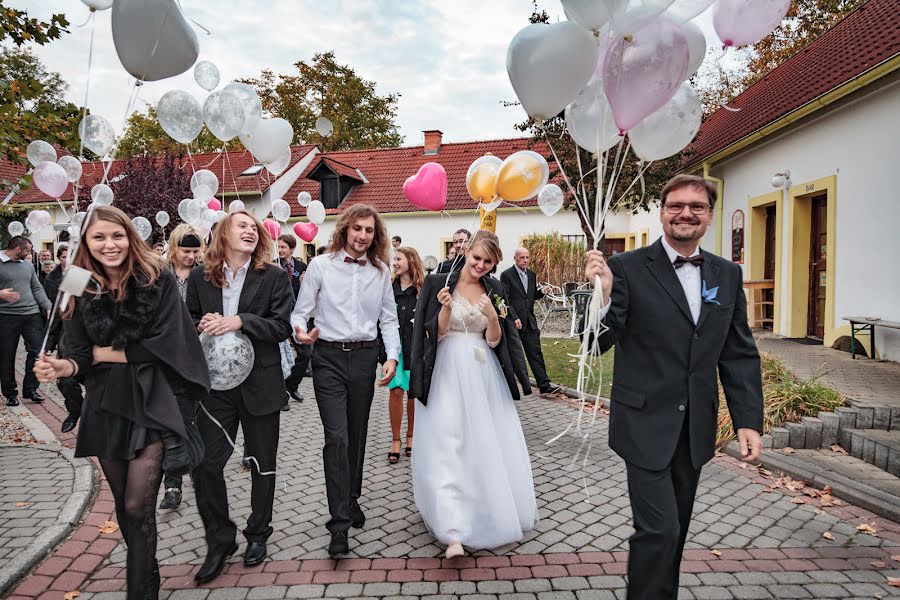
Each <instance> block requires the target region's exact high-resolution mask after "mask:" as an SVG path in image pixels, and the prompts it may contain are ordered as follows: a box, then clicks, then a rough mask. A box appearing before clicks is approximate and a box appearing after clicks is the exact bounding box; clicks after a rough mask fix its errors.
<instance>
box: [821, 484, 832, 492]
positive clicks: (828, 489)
mask: <svg viewBox="0 0 900 600" xmlns="http://www.w3.org/2000/svg"><path fill="white" fill-rule="evenodd" d="M822 493H823V494H830V493H831V486H830V485H826V486H825V487H823V488H822Z"/></svg>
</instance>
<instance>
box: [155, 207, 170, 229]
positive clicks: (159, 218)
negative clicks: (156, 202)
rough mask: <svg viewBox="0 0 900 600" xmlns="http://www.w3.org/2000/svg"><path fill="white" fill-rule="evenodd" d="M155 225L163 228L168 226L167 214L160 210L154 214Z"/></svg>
mask: <svg viewBox="0 0 900 600" xmlns="http://www.w3.org/2000/svg"><path fill="white" fill-rule="evenodd" d="M156 224H157V225H159V226H160V227H165V226H166V225H168V224H169V213H167V212H166V211H164V210H161V211H159V212H158V213H156Z"/></svg>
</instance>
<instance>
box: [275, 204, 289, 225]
mask: <svg viewBox="0 0 900 600" xmlns="http://www.w3.org/2000/svg"><path fill="white" fill-rule="evenodd" d="M272 216H273V217H275V220H276V221H281V222H282V223H284V222H286V221H287V220H288V219H290V218H291V206H290V205H289V204H288V203H287V202H285V201H284V200H282V199H281V198H279V199H278V200H276V201H275V202H273V203H272Z"/></svg>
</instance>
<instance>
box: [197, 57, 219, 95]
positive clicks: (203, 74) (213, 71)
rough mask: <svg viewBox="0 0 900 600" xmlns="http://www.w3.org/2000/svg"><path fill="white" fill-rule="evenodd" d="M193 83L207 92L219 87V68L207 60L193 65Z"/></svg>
mask: <svg viewBox="0 0 900 600" xmlns="http://www.w3.org/2000/svg"><path fill="white" fill-rule="evenodd" d="M194 81H196V82H197V85H199V86H200V87H202V88H203V89H204V90H206V91H207V92H211V91H213V90H214V89H216V88H217V87H219V68H218V67H217V66H216V65H214V64H213V63H211V62H209V61H208V60H201V61H199V62H198V63H197V64H196V65H194Z"/></svg>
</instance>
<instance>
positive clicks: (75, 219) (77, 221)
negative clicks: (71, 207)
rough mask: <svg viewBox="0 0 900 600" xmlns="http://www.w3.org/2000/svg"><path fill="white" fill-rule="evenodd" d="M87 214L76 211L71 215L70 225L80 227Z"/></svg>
mask: <svg viewBox="0 0 900 600" xmlns="http://www.w3.org/2000/svg"><path fill="white" fill-rule="evenodd" d="M86 216H87V213H86V212H83V211H82V212H77V213H75V214H74V215H72V226H73V227H81V224H82V223H84V218H85V217H86Z"/></svg>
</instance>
